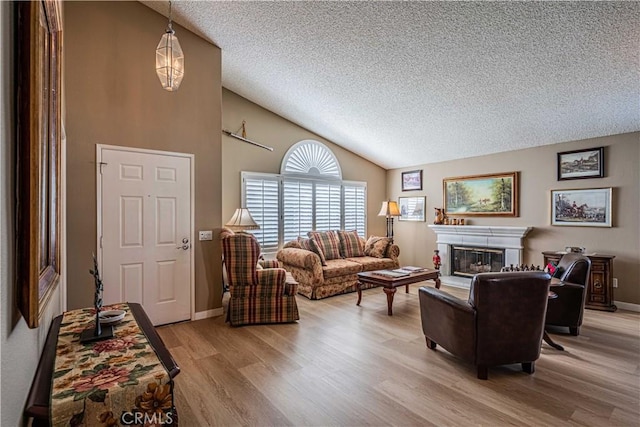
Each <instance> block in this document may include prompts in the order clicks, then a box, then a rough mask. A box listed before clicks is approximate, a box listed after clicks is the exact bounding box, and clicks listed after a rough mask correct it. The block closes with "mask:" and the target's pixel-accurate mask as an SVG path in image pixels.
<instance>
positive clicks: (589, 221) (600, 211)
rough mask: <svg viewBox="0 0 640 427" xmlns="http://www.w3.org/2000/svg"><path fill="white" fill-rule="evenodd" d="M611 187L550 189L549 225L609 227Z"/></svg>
mask: <svg viewBox="0 0 640 427" xmlns="http://www.w3.org/2000/svg"><path fill="white" fill-rule="evenodd" d="M611 194H612V189H611V188H589V189H582V190H551V225H567V226H585V227H611Z"/></svg>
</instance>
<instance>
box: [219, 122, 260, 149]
mask: <svg viewBox="0 0 640 427" xmlns="http://www.w3.org/2000/svg"><path fill="white" fill-rule="evenodd" d="M246 124H247V122H246V121H245V120H243V121H242V125H240V127H239V128H238V130H237V131H236V132H235V133H233V132H231V131H229V130H226V129H222V133H224V134H225V135H229V136H231V137H233V138H236V139H239V140H240V141H244V142H247V143H249V144H252V145H255V146H256V147H260V148H264V149H265V150H269V151H273V148H272V147H268V146H266V145H262V144H260V143H258V142H255V141H251V140H250V139H247V128H246V126H245V125H246ZM238 132H240V135H238Z"/></svg>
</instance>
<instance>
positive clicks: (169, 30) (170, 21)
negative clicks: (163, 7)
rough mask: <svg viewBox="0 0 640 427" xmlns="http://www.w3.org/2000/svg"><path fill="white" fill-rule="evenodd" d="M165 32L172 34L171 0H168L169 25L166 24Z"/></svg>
mask: <svg viewBox="0 0 640 427" xmlns="http://www.w3.org/2000/svg"><path fill="white" fill-rule="evenodd" d="M167 33H171V34H173V33H174V31H173V21H172V19H171V0H169V25H168V26H167Z"/></svg>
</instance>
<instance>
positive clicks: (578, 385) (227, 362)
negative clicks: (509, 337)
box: [158, 282, 640, 427]
mask: <svg viewBox="0 0 640 427" xmlns="http://www.w3.org/2000/svg"><path fill="white" fill-rule="evenodd" d="M422 285H427V286H433V283H431V282H425V283H421V284H416V285H412V286H411V287H410V292H409V293H408V294H406V293H405V292H404V289H398V292H397V293H396V294H395V298H394V305H393V312H394V313H393V314H394V315H393V316H392V317H389V316H387V300H386V295H385V294H384V292H382V290H381V289H379V288H378V289H369V290H365V291H364V292H363V299H362V304H361V305H360V306H356V305H355V303H356V298H357V297H356V294H355V293H352V294H346V295H340V296H336V297H332V298H328V299H324V300H320V301H309V300H307V299H306V298H304V297H301V296H299V297H298V305H299V309H300V317H301V318H300V321H299V322H298V323H295V324H286V325H253V326H244V327H239V328H232V327H230V326H229V325H228V324H226V323H225V322H224V316H220V317H216V318H212V319H205V320H199V321H195V322H184V323H179V324H174V325H167V326H163V327H160V328H158V331H159V333H160V335H161V336H162V338H163V340H164V341H165V344H166V345H167V347H168V348H169V349H170V350H171V352H172V354H173V356H174V358H175V359H176V361H177V362H178V364H179V365H180V368H181V374H180V375H179V376H178V377H177V378H176V387H175V401H176V405H177V407H178V414H179V419H180V425H182V426H187V427H189V426H207V425H216V426H217V425H225V426H227V425H242V426H254V425H255V426H290V425H291V426H334V425H335V426H342V425H350V426H360V425H372V426H377V425H398V426H400V425H402V426H404V425H425V426H429V425H491V426H502V425H522V426H563V425H567V426H570V425H581V426H640V314H638V313H632V312H625V311H619V312H616V313H608V312H600V311H592V310H586V311H585V319H584V325H583V327H582V329H581V333H580V336H578V337H574V336H570V335H569V334H568V331H567V330H566V329H562V328H560V329H557V330H555V331H554V332H553V333H552V337H553V339H554V340H555V341H557V342H558V343H560V344H562V345H564V346H565V348H566V351H565V352H560V351H557V350H555V349H553V348H551V347H549V346H548V345H546V344H543V346H542V352H541V356H540V359H539V360H538V361H537V362H536V372H535V374H533V375H527V374H525V373H523V372H522V370H521V366H520V365H519V364H518V365H509V366H501V367H494V368H490V369H489V380H488V381H481V380H478V379H477V378H476V370H475V368H474V367H473V366H472V365H470V364H468V363H466V362H463V361H461V360H460V359H458V358H456V357H455V356H453V355H451V354H450V353H448V352H447V351H445V350H444V349H442V348H441V347H438V348H437V350H436V351H432V350H429V349H428V348H427V347H426V344H425V340H424V335H423V334H422V327H421V323H420V305H419V301H418V288H419V287H420V286H422ZM442 288H443V290H446V291H447V292H449V293H451V294H453V295H455V296H458V297H460V298H465V299H466V298H467V295H468V291H467V290H464V289H459V288H451V287H447V286H445V285H443V287H442ZM227 298H228V295H227V296H225V302H226V299H227Z"/></svg>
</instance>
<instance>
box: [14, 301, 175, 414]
mask: <svg viewBox="0 0 640 427" xmlns="http://www.w3.org/2000/svg"><path fill="white" fill-rule="evenodd" d="M128 305H129V308H130V310H131V313H132V314H133V317H134V318H135V320H136V322H137V323H138V326H139V327H140V329H141V330H142V331H143V332H144V334H145V335H146V337H147V340H148V341H149V344H150V345H151V346H152V347H153V349H154V350H155V352H156V355H157V356H158V359H160V361H161V362H162V364H163V365H164V367H165V368H166V370H167V372H168V374H169V376H170V377H171V378H174V377H175V376H176V375H178V374H179V373H180V367H179V366H178V365H177V364H176V362H175V361H174V360H173V357H172V356H171V353H169V350H168V349H167V348H166V346H165V345H164V343H163V342H162V338H160V335H158V332H157V331H156V329H155V327H154V326H153V324H152V323H151V321H150V320H149V317H148V316H147V314H146V313H145V312H144V309H143V308H142V306H141V305H140V304H135V303H129V304H128ZM62 317H63V315H62V314H61V315H60V316H57V317H56V318H55V319H53V321H52V322H51V327H50V328H49V333H48V334H47V339H46V341H45V344H44V349H43V350H42V355H41V356H40V361H39V362H38V367H37V369H36V374H35V376H34V378H33V383H32V384H31V390H30V391H29V395H28V397H27V403H26V407H25V410H24V415H25V416H26V417H30V418H33V424H32V425H33V426H45V425H47V426H48V425H49V417H50V408H49V404H50V398H51V386H52V375H53V369H54V361H55V357H56V345H57V342H58V333H59V331H60V325H61V323H62ZM174 424H177V417H176V419H175V420H174Z"/></svg>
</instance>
